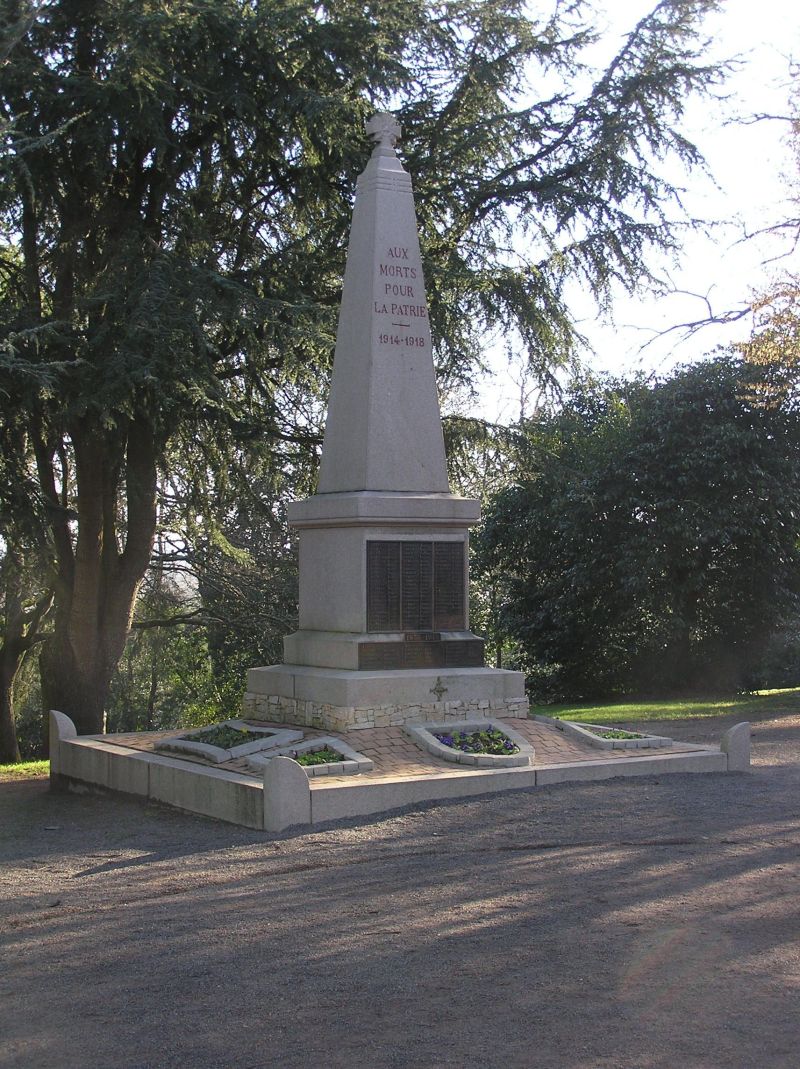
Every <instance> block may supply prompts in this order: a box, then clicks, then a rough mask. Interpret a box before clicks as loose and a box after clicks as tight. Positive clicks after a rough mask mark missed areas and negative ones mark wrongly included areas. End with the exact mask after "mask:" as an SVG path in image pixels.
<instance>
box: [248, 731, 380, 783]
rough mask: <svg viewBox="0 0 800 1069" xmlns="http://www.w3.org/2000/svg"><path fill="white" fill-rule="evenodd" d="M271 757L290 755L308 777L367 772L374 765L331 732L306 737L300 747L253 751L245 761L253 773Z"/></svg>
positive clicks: (260, 769)
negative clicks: (305, 740) (309, 737)
mask: <svg viewBox="0 0 800 1069" xmlns="http://www.w3.org/2000/svg"><path fill="white" fill-rule="evenodd" d="M273 757H291V759H292V760H293V761H297V763H298V765H300V766H301V767H302V768H303V770H304V771H305V774H306V775H307V776H308V777H309V779H311V778H313V777H314V776H326V775H330V776H348V775H349V776H352V775H358V773H360V772H371V771H372V770H373V768H374V767H375V766H374V764H373V762H372V761H371V760H370V759H369V758H368V757H364V755H363V754H360V753H357V752H356V751H355V750H354V749H353V747H352V746H348V745H347V743H346V742H342V740H341V739H337V738H335V737H334V736H333V735H323V736H322V737H321V738H318V739H309V740H308V741H307V742H304V743H302V744H301V745H300V746H287V747H284V748H283V749H281V750H270V751H268V752H267V753H259V754H254V755H253V756H252V757H251V758H249V760H248V762H247V763H248V765H249V766H250V768H252V769H253V771H254V772H263V771H264V769H265V768H266V766H267V764H268V763H269V762H270V761H271V760H272V758H273Z"/></svg>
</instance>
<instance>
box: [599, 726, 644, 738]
mask: <svg viewBox="0 0 800 1069" xmlns="http://www.w3.org/2000/svg"><path fill="white" fill-rule="evenodd" d="M589 731H591V732H592V734H593V735H599V736H600V738H601V739H643V738H644V735H640V734H639V732H638V731H623V730H622V728H589Z"/></svg>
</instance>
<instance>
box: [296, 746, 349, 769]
mask: <svg viewBox="0 0 800 1069" xmlns="http://www.w3.org/2000/svg"><path fill="white" fill-rule="evenodd" d="M292 757H293V758H294V759H295V761H296V762H297V763H298V765H332V764H334V763H335V762H336V761H341V760H343V758H342V755H341V754H339V753H337V752H336V751H335V750H332V749H331V748H330V747H329V746H323V748H322V749H321V750H314V751H313V752H311V753H308V752H307V753H297V751H295V752H294V753H293V754H292Z"/></svg>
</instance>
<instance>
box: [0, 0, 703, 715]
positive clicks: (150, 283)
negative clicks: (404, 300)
mask: <svg viewBox="0 0 800 1069" xmlns="http://www.w3.org/2000/svg"><path fill="white" fill-rule="evenodd" d="M716 6H717V4H716V3H715V0H660V2H659V3H657V4H656V5H655V6H654V8H653V11H652V13H651V14H649V15H648V16H647V17H645V18H644V19H642V20H641V21H640V22H639V23H638V24H637V25H636V26H635V27H634V28H633V29H632V31H631V33H630V34H629V35H628V36H627V38H625V39H624V40H623V42H622V47H621V49H620V50H619V52H618V54H617V55H616V56H615V57H614V58H613V60H612V61H611V63H610V64H609V65H608V67H607V68H606V69H605V70H604V71H602V72H600V73H599V74H598V76H597V77H596V78H595V79H594V80H593V81H592V80H591V79H589V78H588V77H587V73H586V71H585V70H584V69H583V68H582V66H581V58H582V50H583V49H584V47H585V46H587V45H588V44H590V43H591V41H592V39H593V34H592V30H591V26H590V25H589V23H588V21H587V19H588V15H589V14H590V9H589V8H588V7H587V5H586V4H584V3H582V2H580V0H579V2H574V3H567V4H560V3H559V4H556V5H555V8H554V10H551V9H552V5H549V4H548V5H543V7H542V12H544V13H541V12H536V11H534V12H533V13H530V14H529V13H528V7H527V6H526V5H524V4H523V3H521V2H520V0H480V2H478V0H454V2H453V3H450V4H448V5H446V6H445V7H442V6H440V5H435V4H432V3H430V2H429V0H368V2H367V3H363V2H361V0H359V2H356V0H336V2H332V0H331V2H328V3H325V2H323V3H309V2H307V0H269V2H264V0H174V2H172V3H169V4H164V3H160V2H158V0H102V2H101V0H53V2H52V3H48V4H41V5H39V4H35V3H33V2H30V0H4V3H3V7H2V15H1V16H0V22H1V23H2V25H0V32H2V34H3V36H4V47H3V49H2V53H3V55H4V57H5V61H4V66H3V69H2V71H3V77H2V85H1V86H0V105H1V106H2V124H3V126H2V132H3V140H4V154H3V157H2V172H0V174H1V176H2V177H1V183H2V184H0V218H2V225H3V231H2V235H3V236H2V241H3V242H4V245H3V247H2V249H1V250H0V253H2V262H1V263H0V270H2V272H3V274H4V286H3V290H2V302H1V303H2V335H1V336H0V343H1V344H2V348H1V349H0V353H1V355H0V396H2V398H3V403H4V405H6V406H8V409H9V411H13V412H14V413H18V414H20V415H21V416H22V418H23V419H24V424H25V441H26V442H27V443H29V444H30V456H32V457H33V458H34V460H35V467H36V471H37V481H38V487H37V491H36V492H37V494H38V495H39V497H40V499H41V502H42V504H43V506H45V507H46V509H47V515H48V525H49V532H48V533H49V538H50V542H51V546H52V551H53V554H54V557H55V560H56V562H57V563H56V569H55V578H54V582H55V615H54V631H53V634H52V636H51V637H50V638H49V639H48V640H47V642H46V643H45V645H44V648H43V652H42V656H41V667H42V684H43V686H42V690H43V700H44V703H45V707H51V708H59V709H62V710H63V711H65V712H67V713H68V714H69V715H70V716H72V717H73V718H74V720H75V722H76V724H77V726H78V729H79V731H81V732H87V731H89V732H91V731H98V730H100V729H101V728H102V725H103V719H104V709H105V705H106V699H107V694H108V688H109V681H110V679H111V677H112V674H113V672H114V669H115V666H116V665H117V663H118V661H119V659H120V656H121V654H122V652H123V649H124V645H125V642H126V639H127V636H128V633H129V628H130V625H131V620H132V615H133V611H134V605H135V600H136V596H137V591H138V589H139V586H140V584H141V581H142V577H143V575H144V573H145V571H146V568H147V565H148V561H149V559H150V554H151V548H152V544H153V538H154V532H155V530H156V525H157V510H156V492H157V484H158V479H159V471H161V472H163V471H164V470H165V467H166V464H167V460H168V457H169V455H170V450H171V449H172V448H173V447H174V446H175V444H176V443H180V444H181V445H182V446H184V447H186V446H187V445H189V444H190V443H192V442H197V443H205V446H204V449H205V455H206V456H208V457H210V458H212V459H214V458H216V459H217V460H218V461H219V463H220V464H222V465H224V463H225V460H224V458H222V456H221V454H222V450H221V449H220V448H218V447H217V445H216V444H215V443H218V442H235V443H236V444H237V447H240V446H241V444H242V443H243V442H247V441H251V440H253V439H254V436H258V438H259V439H260V441H261V442H262V443H265V445H266V446H270V445H274V446H276V447H277V446H279V445H281V443H283V442H286V441H294V442H298V443H302V444H303V445H304V447H305V448H306V449H307V450H308V451H309V452H313V451H314V449H315V448H316V443H315V436H314V434H313V433H311V432H310V431H309V429H308V427H307V426H305V425H304V423H303V421H302V418H301V419H300V420H299V421H298V420H296V419H295V418H294V414H293V413H292V412H291V411H287V410H286V409H285V408H283V407H282V404H283V401H284V399H285V396H286V394H285V388H286V387H287V385H289V386H291V387H293V388H295V389H296V390H301V389H302V390H307V391H309V392H311V393H314V394H319V393H320V392H322V391H324V388H325V385H326V381H327V375H328V371H329V364H330V358H331V352H332V339H333V330H334V321H335V314H336V307H337V302H338V298H339V293H340V286H341V277H342V269H343V261H344V248H345V239H346V234H347V226H348V222H349V216H350V211H351V204H352V197H353V188H354V180H355V177H356V175H357V173H358V171H359V170H360V169H361V167H362V166H363V162H364V159H365V157H366V154H367V153H366V143H365V139H364V134H363V123H364V120H365V118H366V117H367V116H368V115H369V114H370V112H371V111H373V110H374V109H375V108H377V107H385V106H386V105H388V104H392V105H395V104H396V105H397V111H398V114H399V118H400V121H401V122H402V124H403V126H404V128H405V131H406V140H405V142H404V154H405V158H406V160H407V163H408V166H409V169H410V170H411V172H412V173H413V175H414V178H415V184H416V189H417V193H418V205H419V216H420V224H421V229H422V236H423V245H424V248H425V250H426V252H425V255H426V272H427V279H428V287H429V297H430V304H431V320H432V326H433V330H434V335H435V337H436V338H437V359H438V363H439V366H440V370H441V372H442V374H443V375H445V376H449V377H451V378H454V379H458V378H462V379H468V378H469V376H470V368H471V366H472V365H473V364H474V361H475V360H476V359H478V357H479V354H480V341H481V338H482V336H483V332H484V330H485V329H486V328H487V327H495V328H496V327H501V328H502V329H504V330H513V331H515V332H516V333H517V334H518V336H519V338H520V339H521V343H522V345H523V346H524V348H525V349H526V351H527V352H528V354H529V357H530V359H531V361H532V362H533V364H534V366H535V367H536V368H537V369H538V371H539V373H540V374H541V375H542V376H544V375H546V374H548V373H550V372H551V370H552V369H553V368H554V367H555V366H557V365H558V364H559V363H563V362H564V361H565V360H568V359H569V358H570V357H571V355H572V353H573V349H574V343H575V330H574V327H573V325H572V323H571V321H570V318H569V315H568V311H567V309H566V307H565V305H564V300H563V296H562V292H563V284H564V282H565V280H566V279H567V278H570V277H575V276H577V277H579V278H581V279H582V280H583V281H584V283H585V285H586V286H587V287H588V288H589V289H590V290H591V291H592V292H593V293H594V294H595V295H596V297H597V298H598V300H600V301H601V302H602V300H603V299H604V296H605V295H606V294H607V292H608V287H609V285H610V283H611V282H612V281H613V280H614V279H620V280H621V281H622V282H623V283H624V284H625V285H626V286H628V287H630V288H633V287H635V286H637V285H639V284H640V283H642V282H643V281H646V280H647V279H648V278H649V270H648V255H647V254H648V251H649V250H651V249H653V248H657V249H664V248H672V247H674V246H675V240H676V239H675V231H674V230H673V229H672V228H671V226H670V220H669V218H668V211H669V205H670V203H671V202H672V203H674V201H675V199H676V191H675V189H674V188H673V187H672V186H671V185H670V184H669V182H668V181H666V180H665V179H664V178H663V177H662V176H661V174H660V173H659V170H658V166H659V164H658V161H659V160H660V159H662V158H663V157H664V155H666V154H669V153H676V154H677V155H678V156H679V157H680V158H682V159H683V160H684V161H685V162H686V163H687V164H689V165H691V164H693V163H696V162H697V161H698V154H697V151H696V149H695V148H694V146H693V145H691V144H690V143H688V142H687V141H686V140H685V139H684V138H683V137H682V136H681V134H680V131H679V126H678V120H679V119H680V115H681V112H682V109H683V106H684V103H685V101H686V99H687V98H688V96H689V95H690V94H691V93H693V92H695V91H699V92H702V91H706V90H709V89H710V88H711V87H712V86H713V85H714V83H715V81H716V80H717V78H718V73H719V72H718V71H716V70H714V69H712V68H710V67H708V66H707V65H704V63H703V61H702V58H701V57H702V49H703V41H702V40H701V38H700V37H699V35H698V27H699V24H700V22H701V19H702V16H703V15H704V14H705V13H706V12H708V11H710V10H712V9H713V8H715V7H716ZM537 86H538V87H539V88H540V91H539V92H538V93H537V92H536V91H535V90H536V87H537ZM512 239H513V240H512ZM200 468H203V465H198V469H200ZM203 477H204V478H205V477H206V471H205V469H204V471H203ZM11 478H12V479H13V480H15V481H16V483H17V485H18V486H19V485H22V483H23V481H24V475H23V473H22V472H21V471H19V470H17V471H16V472H13V471H12V473H11Z"/></svg>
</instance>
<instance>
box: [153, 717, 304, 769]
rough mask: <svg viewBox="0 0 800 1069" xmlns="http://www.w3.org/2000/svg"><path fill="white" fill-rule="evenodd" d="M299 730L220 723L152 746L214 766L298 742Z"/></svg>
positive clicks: (230, 721)
mask: <svg viewBox="0 0 800 1069" xmlns="http://www.w3.org/2000/svg"><path fill="white" fill-rule="evenodd" d="M302 738H303V732H302V731H295V730H294V729H292V728H262V727H253V726H252V725H251V724H246V723H245V722H244V721H243V720H224V721H222V722H221V723H219V724H212V725H211V726H210V727H204V728H195V729H194V730H193V731H186V732H184V734H183V735H177V736H176V735H173V736H172V737H171V738H167V739H161V740H160V741H159V742H157V743H156V749H157V750H160V751H168V752H170V753H174V754H178V755H180V754H185V755H187V756H191V757H204V758H206V760H208V761H213V762H214V764H221V763H222V762H223V761H232V760H234V758H237V757H246V756H247V755H248V754H252V753H257V752H258V751H259V750H264V749H267V748H269V747H271V746H287V745H288V744H289V743H292V742H299V741H301V740H302Z"/></svg>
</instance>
